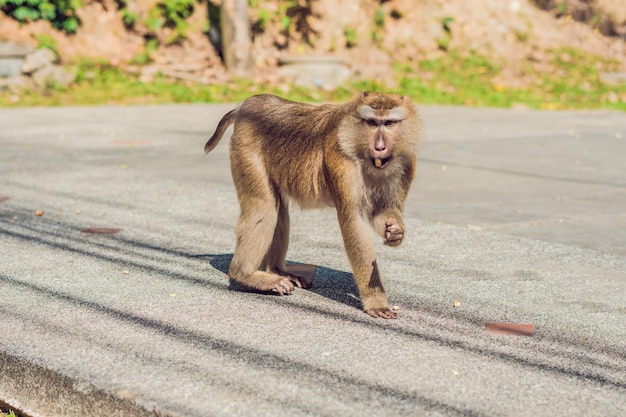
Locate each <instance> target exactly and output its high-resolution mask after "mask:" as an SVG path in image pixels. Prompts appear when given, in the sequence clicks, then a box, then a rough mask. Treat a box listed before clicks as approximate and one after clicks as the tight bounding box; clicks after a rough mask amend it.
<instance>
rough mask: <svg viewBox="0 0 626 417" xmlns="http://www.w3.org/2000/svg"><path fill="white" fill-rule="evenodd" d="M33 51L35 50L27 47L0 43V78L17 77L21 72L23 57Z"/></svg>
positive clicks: (11, 43)
mask: <svg viewBox="0 0 626 417" xmlns="http://www.w3.org/2000/svg"><path fill="white" fill-rule="evenodd" d="M34 50H35V48H33V47H31V46H28V45H18V44H16V43H13V42H0V78H15V77H19V75H20V74H21V72H22V63H23V62H24V56H25V55H27V54H29V53H31V52H33V51H34Z"/></svg>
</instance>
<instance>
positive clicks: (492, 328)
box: [485, 323, 535, 336]
mask: <svg viewBox="0 0 626 417" xmlns="http://www.w3.org/2000/svg"><path fill="white" fill-rule="evenodd" d="M485 327H486V329H487V333H489V334H492V335H502V336H532V335H533V333H535V327H534V326H533V325H532V324H528V323H486V324H485Z"/></svg>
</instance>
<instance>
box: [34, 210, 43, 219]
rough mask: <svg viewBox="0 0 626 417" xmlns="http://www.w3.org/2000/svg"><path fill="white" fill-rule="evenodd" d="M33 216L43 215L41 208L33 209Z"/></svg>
mask: <svg viewBox="0 0 626 417" xmlns="http://www.w3.org/2000/svg"><path fill="white" fill-rule="evenodd" d="M35 216H37V217H41V216H43V210H36V211H35Z"/></svg>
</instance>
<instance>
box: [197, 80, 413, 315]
mask: <svg viewBox="0 0 626 417" xmlns="http://www.w3.org/2000/svg"><path fill="white" fill-rule="evenodd" d="M231 124H234V131H233V134H232V137H231V140H230V166H231V171H232V175H233V180H234V183H235V186H236V188H237V196H238V199H239V204H240V209H241V211H240V216H239V221H238V223H237V231H236V234H237V242H236V246H235V254H234V256H233V259H232V262H231V264H230V267H229V269H228V275H229V277H230V278H231V279H233V280H235V281H236V282H238V283H240V284H242V285H243V286H246V287H248V288H252V289H256V290H261V291H268V292H272V291H273V292H276V293H278V294H280V295H284V294H290V293H291V292H292V291H293V290H294V286H297V287H300V288H302V287H305V288H308V287H310V285H311V283H310V282H306V281H305V280H304V279H303V278H302V277H299V276H295V275H293V274H289V273H287V272H286V271H285V257H286V254H287V245H288V243H289V201H290V200H293V201H295V202H296V203H297V204H298V205H300V206H301V207H302V208H316V207H324V206H331V207H335V208H336V210H337V218H338V220H339V226H340V228H341V233H342V236H343V242H344V246H345V249H346V252H347V254H348V259H349V261H350V265H351V266H352V271H353V275H354V279H355V281H356V284H357V287H358V290H359V296H360V298H361V303H362V306H363V310H364V311H365V312H366V313H367V314H369V315H370V316H372V317H382V318H387V319H390V318H396V313H395V312H394V311H391V310H390V309H389V306H388V304H387V294H386V293H385V290H384V289H383V285H382V282H381V279H380V274H379V272H378V266H377V264H376V255H375V253H374V245H373V243H372V241H371V236H370V233H369V226H368V224H369V225H371V226H372V227H373V228H374V230H375V231H376V232H377V233H378V234H379V235H380V236H381V237H382V238H383V242H384V243H385V244H386V245H388V246H398V245H399V244H400V243H402V240H403V239H404V222H403V220H402V211H403V209H404V201H405V199H406V196H407V193H408V191H409V186H410V185H411V182H412V181H413V176H414V174H415V163H416V159H415V152H416V145H417V143H418V142H419V140H420V131H421V122H420V120H419V118H418V116H417V113H416V110H415V108H414V106H413V104H412V103H411V101H410V99H409V98H408V97H406V96H398V95H393V94H381V93H371V92H365V93H362V94H360V95H359V96H358V97H357V98H356V99H355V100H353V101H351V102H349V103H345V104H340V105H332V104H326V105H321V106H314V105H310V104H304V103H296V102H292V101H288V100H284V99H282V98H279V97H276V96H272V95H258V96H253V97H250V98H248V99H246V100H245V101H243V102H242V103H241V104H240V105H239V106H238V107H237V108H235V109H234V110H231V111H230V112H228V113H227V114H226V115H225V116H224V117H223V118H222V120H221V121H220V122H219V124H218V126H217V129H216V131H215V133H214V134H213V136H212V137H211V138H210V139H209V140H208V142H207V143H206V145H205V147H204V151H205V152H206V153H208V152H210V151H211V150H212V149H213V148H214V147H215V146H216V145H217V143H218V142H219V141H220V139H221V137H222V136H223V135H224V132H225V130H226V129H227V128H228V126H230V125H231Z"/></svg>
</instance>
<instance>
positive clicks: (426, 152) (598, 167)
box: [0, 105, 626, 417]
mask: <svg viewBox="0 0 626 417" xmlns="http://www.w3.org/2000/svg"><path fill="white" fill-rule="evenodd" d="M230 108H231V106H227V105H178V106H154V107H89V108H82V107H81V108H28V109H0V201H2V202H1V203H0V401H1V402H4V403H5V404H8V405H10V406H11V407H14V408H17V409H19V410H22V411H23V412H25V413H27V414H29V415H31V416H33V417H35V416H135V415H137V416H155V415H156V416H421V415H423V416H465V415H467V416H533V417H536V416H583V415H584V416H603V417H607V416H624V415H626V114H624V113H615V112H606V111H588V112H578V111H576V112H574V111H572V112H536V111H528V110H494V109H466V108H443V107H421V108H420V111H421V114H422V118H423V120H424V123H425V127H426V128H425V140H424V143H423V145H422V148H421V151H420V162H419V166H418V173H417V175H418V177H417V179H416V182H415V183H414V186H413V188H412V190H411V194H410V196H409V201H408V203H407V209H406V218H405V221H406V224H407V229H408V230H407V237H406V239H405V242H404V243H403V245H402V246H401V247H399V248H387V247H384V246H383V245H382V242H381V241H380V239H379V238H375V241H376V248H377V253H378V265H379V268H380V270H381V275H382V279H383V283H384V284H385V286H386V289H387V291H388V293H389V295H390V299H391V303H392V304H393V305H397V306H398V307H399V308H400V309H399V311H398V316H399V318H398V319H397V320H388V321H385V320H382V319H372V318H369V317H368V316H366V315H365V314H364V313H362V312H361V311H360V310H359V302H358V299H357V298H356V295H355V291H356V290H355V286H354V284H353V281H352V276H351V274H350V267H349V265H348V261H347V259H346V256H345V254H344V253H343V249H342V243H341V237H340V235H339V228H338V225H337V221H336V218H335V214H334V212H333V211H332V210H331V209H328V210H318V211H300V210H298V209H293V210H292V216H291V217H292V237H291V246H290V251H289V255H288V259H289V260H290V261H293V262H300V263H310V264H315V265H318V270H317V274H316V277H315V281H314V284H313V288H312V289H311V290H296V291H295V292H294V294H293V295H291V296H285V297H278V296H268V295H261V294H255V293H250V292H243V291H240V290H238V289H236V288H231V287H229V283H228V281H227V280H226V279H225V278H224V277H225V271H226V270H227V267H228V264H229V262H230V259H231V257H232V253H233V249H234V225H235V222H236V219H237V214H238V205H237V199H236V195H235V190H234V188H233V185H232V181H231V179H230V173H229V169H228V157H227V143H226V140H224V141H223V142H222V143H221V144H220V145H219V146H218V148H217V149H216V150H215V151H214V152H213V153H211V154H209V155H208V156H204V155H203V152H202V148H203V145H204V142H205V141H206V139H207V138H208V137H209V135H210V134H211V133H212V131H213V129H214V127H215V126H216V124H217V121H218V120H219V118H220V117H221V116H222V115H223V114H224V113H225V112H226V111H227V110H228V109H230ZM227 135H229V133H227ZM37 211H43V215H40V216H37V215H35V212H37ZM37 214H42V213H41V212H39V213H37ZM88 228H110V229H121V230H109V231H111V232H118V233H116V234H93V233H86V232H85V229H88ZM92 231H93V229H92ZM95 231H98V229H96V230H95ZM100 231H105V230H101V229H100ZM373 238H374V236H373ZM488 322H508V323H518V324H519V323H525V324H532V325H534V335H532V336H530V337H529V336H496V335H492V334H490V333H488V332H487V331H486V329H485V325H486V323H488Z"/></svg>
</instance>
